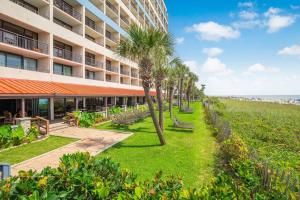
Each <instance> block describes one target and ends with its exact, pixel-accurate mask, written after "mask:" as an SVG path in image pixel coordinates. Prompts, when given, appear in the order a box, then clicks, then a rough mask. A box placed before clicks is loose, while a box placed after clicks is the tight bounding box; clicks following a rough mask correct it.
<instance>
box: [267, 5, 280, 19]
mask: <svg viewBox="0 0 300 200" xmlns="http://www.w3.org/2000/svg"><path fill="white" fill-rule="evenodd" d="M281 11H282V10H281V9H280V8H274V7H271V8H269V9H268V11H267V12H265V14H264V15H265V16H266V17H270V16H272V15H277V14H279V13H280V12H281Z"/></svg>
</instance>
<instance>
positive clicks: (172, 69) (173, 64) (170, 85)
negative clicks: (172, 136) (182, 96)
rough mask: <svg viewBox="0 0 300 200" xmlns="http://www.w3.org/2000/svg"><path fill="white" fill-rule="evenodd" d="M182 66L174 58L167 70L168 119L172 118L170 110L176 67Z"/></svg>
mask: <svg viewBox="0 0 300 200" xmlns="http://www.w3.org/2000/svg"><path fill="white" fill-rule="evenodd" d="M179 65H182V62H181V60H180V59H179V58H178V57H176V58H174V59H172V60H171V61H170V62H169V70H168V78H167V90H168V100H169V113H170V117H172V114H173V113H172V108H173V98H174V90H175V86H176V75H177V67H178V66H179Z"/></svg>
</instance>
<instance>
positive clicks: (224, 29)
mask: <svg viewBox="0 0 300 200" xmlns="http://www.w3.org/2000/svg"><path fill="white" fill-rule="evenodd" d="M187 31H188V32H196V33H198V34H199V36H200V38H201V39H202V40H208V41H219V40H221V39H236V38H238V37H240V32H239V31H238V30H234V29H233V28H232V27H231V26H226V25H221V24H218V23H216V22H213V21H209V22H205V23H199V24H194V25H193V26H192V27H189V28H187Z"/></svg>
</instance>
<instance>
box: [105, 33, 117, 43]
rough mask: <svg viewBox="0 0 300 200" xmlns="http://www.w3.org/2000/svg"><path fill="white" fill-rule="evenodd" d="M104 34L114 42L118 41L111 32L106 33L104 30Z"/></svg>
mask: <svg viewBox="0 0 300 200" xmlns="http://www.w3.org/2000/svg"><path fill="white" fill-rule="evenodd" d="M105 36H106V37H107V38H108V39H110V40H111V41H113V42H115V43H118V40H117V39H116V38H115V37H114V36H113V35H112V34H108V33H107V32H106V34H105Z"/></svg>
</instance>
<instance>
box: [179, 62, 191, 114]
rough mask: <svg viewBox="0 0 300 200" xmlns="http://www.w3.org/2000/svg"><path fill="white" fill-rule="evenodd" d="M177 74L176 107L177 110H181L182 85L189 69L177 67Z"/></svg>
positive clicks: (183, 66)
mask: <svg viewBox="0 0 300 200" xmlns="http://www.w3.org/2000/svg"><path fill="white" fill-rule="evenodd" d="M176 69H177V70H176V71H177V74H178V88H177V91H178V106H179V110H181V108H182V94H183V84H184V78H185V77H186V76H187V74H188V72H189V68H188V67H187V66H186V65H184V64H181V65H178V66H177V68H176Z"/></svg>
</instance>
